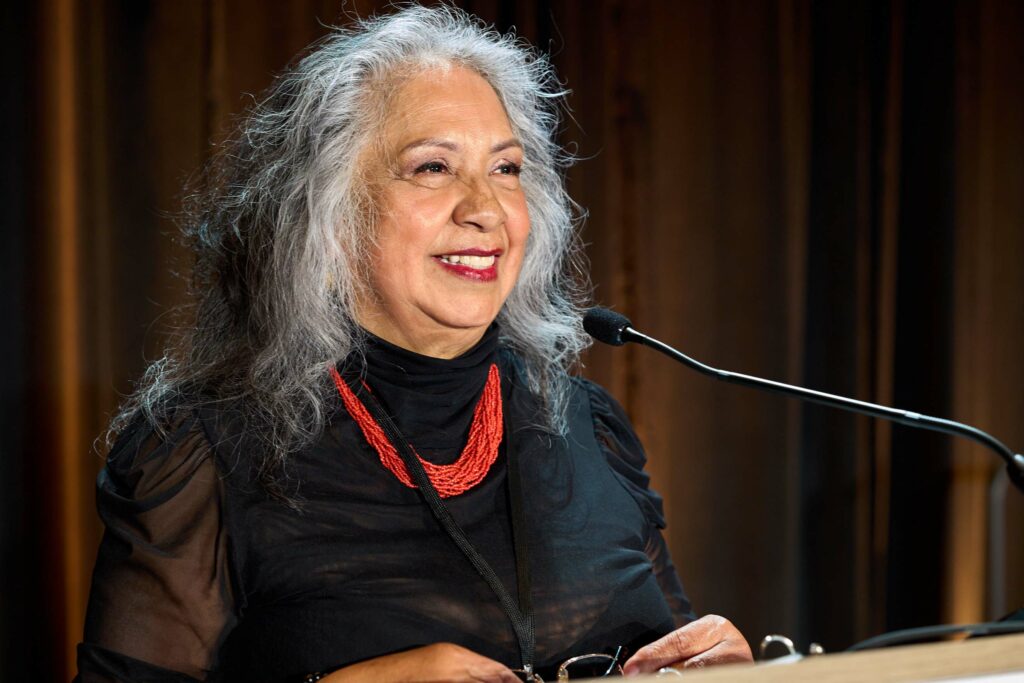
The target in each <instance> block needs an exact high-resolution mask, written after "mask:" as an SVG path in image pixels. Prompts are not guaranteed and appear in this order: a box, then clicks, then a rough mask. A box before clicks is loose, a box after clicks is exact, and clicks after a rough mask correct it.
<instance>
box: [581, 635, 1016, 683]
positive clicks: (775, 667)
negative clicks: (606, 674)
mask: <svg viewBox="0 0 1024 683" xmlns="http://www.w3.org/2000/svg"><path fill="white" fill-rule="evenodd" d="M1007 672H1018V674H1019V676H1015V675H1004V676H996V674H1006V673H1007ZM939 679H944V680H962V681H970V680H975V679H977V680H978V681H981V680H984V681H986V683H987V682H988V681H993V683H994V682H995V681H999V683H1003V682H1004V681H1005V682H1006V683H1009V682H1010V681H1024V634H1014V635H1009V636H990V637H986V638H976V639H970V640H965V641H960V642H944V643H929V644H927V645H905V646H902V647H890V648H884V649H881V650H869V651H867V652H851V653H844V652H840V653H837V654H833V655H829V654H825V655H818V656H815V657H807V658H804V659H802V660H801V661H799V662H796V663H793V664H771V663H770V662H769V663H765V664H753V665H743V664H736V665H731V666H722V667H718V668H712V669H706V670H704V671H687V672H685V675H684V676H683V677H682V678H676V677H670V678H669V677H666V678H656V677H654V676H642V677H638V678H636V679H633V680H636V681H644V682H647V681H651V682H653V681H660V683H666V681H675V680H686V681H693V682H694V683H712V682H713V681H736V682H737V683H755V682H757V683H763V682H775V681H779V682H781V681H793V682H794V683H802V682H805V681H806V682H808V683H809V682H810V681H815V682H818V681H820V682H821V683H847V682H849V683H853V682H854V681H856V682H857V683H860V682H861V681H930V680H939ZM597 680H603V679H597Z"/></svg>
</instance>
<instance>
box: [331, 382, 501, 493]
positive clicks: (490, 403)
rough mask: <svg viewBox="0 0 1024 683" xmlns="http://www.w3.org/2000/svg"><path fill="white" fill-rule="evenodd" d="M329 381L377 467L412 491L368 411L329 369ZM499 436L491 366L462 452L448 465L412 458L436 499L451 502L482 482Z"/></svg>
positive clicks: (496, 394) (498, 404) (495, 385)
mask: <svg viewBox="0 0 1024 683" xmlns="http://www.w3.org/2000/svg"><path fill="white" fill-rule="evenodd" d="M331 377H332V378H333V379H334V384H335V385H336V386H337V387H338V393H339V394H341V400H342V402H344V404H345V408H346V410H348V414H349V415H351V416H352V419H353V420H355V421H356V424H358V425H359V428H360V429H361V430H362V432H363V436H364V437H365V438H366V441H367V443H369V444H370V445H371V446H373V448H374V450H376V451H377V455H378V456H379V457H380V462H381V464H382V465H384V467H386V468H387V469H388V470H389V471H390V472H391V473H392V474H394V475H395V476H396V477H397V478H398V480H399V481H400V482H402V483H403V484H405V485H406V486H408V487H409V488H412V489H414V488H416V485H415V484H414V483H413V481H412V477H410V476H409V471H408V470H407V469H406V467H405V463H404V462H402V459H401V458H400V457H399V455H398V451H397V450H395V447H394V445H392V443H391V442H390V441H389V440H388V437H387V435H385V434H384V430H383V429H381V427H380V425H379V424H377V421H376V420H374V419H373V416H372V415H370V411H368V410H367V409H366V406H364V405H363V403H362V401H360V400H359V399H358V398H356V395H355V394H354V393H352V390H351V389H350V388H349V386H348V384H347V383H346V382H345V380H344V379H342V378H341V375H340V374H339V373H338V371H337V369H335V368H331ZM364 386H365V385H364ZM367 388H369V387H367ZM503 432H504V423H503V422H502V405H501V375H500V374H499V373H498V366H497V365H494V364H492V365H491V368H490V370H488V372H487V383H486V384H484V390H483V393H482V394H481V395H480V400H479V401H478V402H477V404H476V408H474V409H473V422H472V424H470V427H469V439H468V440H467V441H466V446H465V448H463V449H462V453H461V454H460V455H459V458H458V460H456V461H455V462H453V463H451V464H450V465H435V464H434V463H432V462H427V461H426V460H424V459H423V458H420V456H419V454H418V453H417V454H416V457H417V458H419V460H420V462H421V463H423V469H424V470H426V472H427V476H428V477H430V482H431V483H432V484H433V485H434V488H435V489H437V493H438V495H440V496H441V497H442V498H451V497H452V496H457V495H459V494H460V493H465V492H466V491H468V490H469V489H471V488H473V487H474V486H476V485H477V484H479V483H480V482H481V481H483V479H484V477H486V476H487V472H488V471H489V470H490V469H491V465H493V464H494V461H495V460H497V458H498V445H499V444H500V443H501V438H502V434H503ZM410 446H411V444H410ZM413 452H415V449H413Z"/></svg>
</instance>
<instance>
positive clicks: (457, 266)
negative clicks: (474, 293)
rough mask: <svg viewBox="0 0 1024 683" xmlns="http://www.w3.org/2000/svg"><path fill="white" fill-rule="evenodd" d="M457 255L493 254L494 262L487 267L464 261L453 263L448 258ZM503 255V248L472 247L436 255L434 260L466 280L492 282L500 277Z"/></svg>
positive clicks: (483, 255)
mask: <svg viewBox="0 0 1024 683" xmlns="http://www.w3.org/2000/svg"><path fill="white" fill-rule="evenodd" d="M451 256H456V257H461V256H482V257H487V256H493V257H494V262H493V263H492V264H491V265H490V266H488V267H486V268H478V267H474V266H470V265H467V264H464V263H452V262H451V261H449V260H447V257H451ZM500 256H501V249H479V248H476V247H473V248H470V249H460V250H458V251H450V252H447V253H445V254H441V255H438V256H434V257H433V258H434V261H436V262H437V264H438V265H440V266H441V267H442V268H444V269H445V270H446V271H448V272H449V273H451V274H452V275H455V276H456V277H461V278H464V279H466V280H473V281H476V282H492V281H494V280H496V279H497V278H498V258H499V257H500Z"/></svg>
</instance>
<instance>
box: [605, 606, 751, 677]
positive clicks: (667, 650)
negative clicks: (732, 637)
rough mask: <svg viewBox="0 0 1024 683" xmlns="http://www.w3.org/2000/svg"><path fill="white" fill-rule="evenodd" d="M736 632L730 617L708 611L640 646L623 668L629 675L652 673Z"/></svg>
mask: <svg viewBox="0 0 1024 683" xmlns="http://www.w3.org/2000/svg"><path fill="white" fill-rule="evenodd" d="M733 631H735V632H736V633H738V631H736V627H734V626H733V625H732V623H730V622H729V620H728V619H725V618H723V617H720V616H718V615H715V614H709V615H707V616H704V617H701V618H700V619H697V620H696V621H691V622H690V623H689V624H687V625H685V626H683V627H682V628H677V629H676V630H675V631H672V633H669V634H668V635H667V636H664V637H662V638H659V639H658V640H656V641H654V642H653V643H651V644H649V645H646V646H644V647H642V648H640V649H639V650H637V652H636V654H634V655H633V656H632V657H630V658H629V660H628V661H627V662H626V664H625V665H624V666H623V667H622V671H623V673H624V674H626V675H629V676H632V675H636V674H641V673H653V672H655V671H657V670H658V669H660V668H661V667H663V666H670V665H672V664H677V663H679V662H682V661H685V660H687V659H689V658H691V657H694V656H696V655H699V654H700V653H702V652H705V651H707V650H710V649H711V648H712V647H714V646H715V645H717V644H718V643H720V642H722V641H723V640H725V638H726V636H727V635H728V634H730V633H731V632H733ZM741 639H742V636H741Z"/></svg>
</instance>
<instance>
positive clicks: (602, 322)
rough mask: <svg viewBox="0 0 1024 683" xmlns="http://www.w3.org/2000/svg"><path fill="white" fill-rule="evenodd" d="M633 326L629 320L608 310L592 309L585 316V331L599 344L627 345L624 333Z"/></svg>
mask: <svg viewBox="0 0 1024 683" xmlns="http://www.w3.org/2000/svg"><path fill="white" fill-rule="evenodd" d="M632 326H633V323H631V322H630V321H629V318H627V317H626V316H624V315H622V314H621V313H616V312H615V311H609V310H608V309H607V308H591V309H590V310H589V311H587V312H586V313H585V314H584V315H583V329H584V330H586V331H587V334H589V335H590V336H591V337H593V338H594V339H596V340H597V341H599V342H604V343H605V344H611V345H612V346H622V345H623V344H625V343H626V340H625V339H623V338H622V332H623V331H624V330H625V329H626V328H627V327H632Z"/></svg>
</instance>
